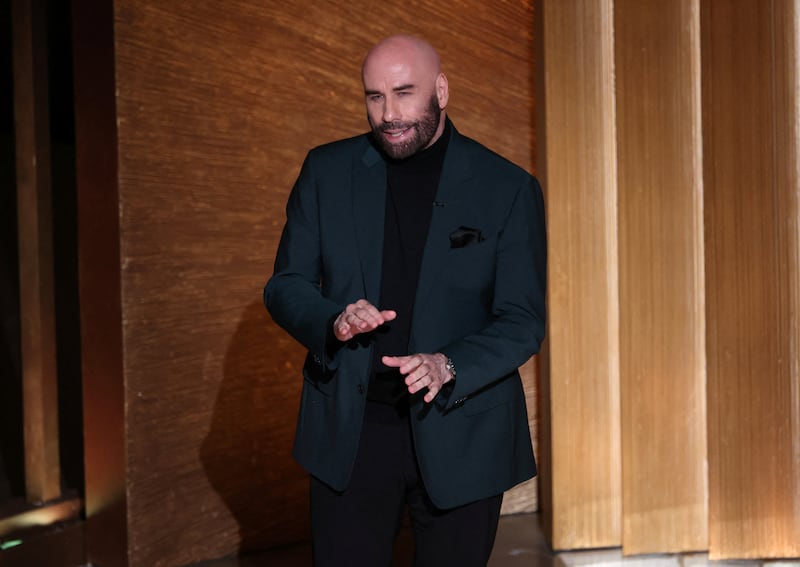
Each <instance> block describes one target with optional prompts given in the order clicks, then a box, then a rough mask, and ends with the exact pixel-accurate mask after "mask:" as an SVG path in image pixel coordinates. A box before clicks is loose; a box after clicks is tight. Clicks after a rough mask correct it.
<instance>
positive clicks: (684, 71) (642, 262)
mask: <svg viewBox="0 0 800 567" xmlns="http://www.w3.org/2000/svg"><path fill="white" fill-rule="evenodd" d="M614 19H615V30H614V34H615V35H614V41H615V52H616V69H615V74H616V94H617V98H616V103H617V148H618V168H619V188H618V191H619V247H620V260H619V262H620V277H619V282H620V302H619V305H620V352H621V355H620V384H621V385H620V388H621V409H622V454H623V461H622V463H623V466H622V485H623V490H622V493H623V538H622V539H623V550H624V552H625V553H626V554H634V553H664V552H681V551H688V550H704V549H706V546H707V543H708V519H707V513H708V507H707V482H706V396H705V385H706V383H705V318H704V273H703V229H702V227H703V217H702V214H703V213H702V159H701V152H702V139H701V124H700V120H701V118H700V28H699V26H700V17H699V4H698V2H697V0H680V1H675V2H640V1H638V0H616V2H615V5H614Z"/></svg>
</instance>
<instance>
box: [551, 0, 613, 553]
mask: <svg viewBox="0 0 800 567" xmlns="http://www.w3.org/2000/svg"><path fill="white" fill-rule="evenodd" d="M612 6H613V4H612V2H611V1H610V0H609V1H602V2H542V3H537V13H538V14H539V17H540V18H541V19H542V26H543V31H542V32H541V33H542V34H543V36H542V42H541V46H542V47H541V53H540V56H541V58H542V65H543V68H542V69H541V70H540V71H539V72H540V73H544V76H543V80H544V83H543V85H542V89H543V92H544V98H543V100H542V99H539V104H544V109H543V114H542V117H543V118H542V120H543V122H541V123H540V126H539V127H540V128H543V129H544V131H546V133H547V134H546V148H544V149H542V148H540V151H539V156H540V159H541V160H542V161H541V162H540V163H542V162H543V163H544V167H543V168H541V169H542V171H543V173H544V185H545V187H546V203H547V216H548V240H549V274H548V290H549V303H548V321H549V330H548V333H549V338H548V350H547V356H546V357H545V359H546V365H545V367H544V368H545V370H546V371H545V372H543V373H542V382H543V386H542V403H543V404H545V406H546V408H545V409H544V410H542V415H543V418H545V419H546V420H549V425H548V427H549V429H548V430H547V432H546V438H545V437H543V438H542V444H543V445H545V444H546V447H545V448H544V451H543V455H544V457H546V458H543V461H544V462H543V463H542V464H543V467H542V471H541V475H542V477H544V480H543V484H544V488H545V490H546V491H547V494H546V495H544V496H543V500H544V501H546V502H547V503H548V506H547V507H546V508H545V509H544V513H545V525H546V526H547V528H546V529H547V531H549V532H550V533H549V536H550V542H551V544H552V545H553V547H555V548H556V549H574V548H584V547H607V546H618V545H620V544H621V538H622V533H621V517H622V514H621V510H622V502H621V488H622V487H621V456H620V413H619V327H618V314H619V308H618V296H617V290H618V285H617V269H618V267H617V213H616V205H617V172H616V143H615V124H614V120H615V118H614V116H615V113H614V84H613V72H612V71H613V63H614V61H613V58H614V54H613V21H612Z"/></svg>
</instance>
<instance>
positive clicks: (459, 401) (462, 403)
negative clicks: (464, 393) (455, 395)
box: [453, 398, 467, 408]
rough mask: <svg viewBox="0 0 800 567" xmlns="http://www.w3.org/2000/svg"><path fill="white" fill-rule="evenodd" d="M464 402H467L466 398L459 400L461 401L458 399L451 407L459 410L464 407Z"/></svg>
mask: <svg viewBox="0 0 800 567" xmlns="http://www.w3.org/2000/svg"><path fill="white" fill-rule="evenodd" d="M466 401H467V398H461V399H458V400H456V401H455V402H453V405H454V406H455V407H457V408H460V407H461V406H463V405H464V402H466Z"/></svg>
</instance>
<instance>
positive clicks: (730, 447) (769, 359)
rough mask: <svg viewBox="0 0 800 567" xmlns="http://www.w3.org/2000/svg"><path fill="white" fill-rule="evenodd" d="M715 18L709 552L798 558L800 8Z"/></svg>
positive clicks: (706, 84)
mask: <svg viewBox="0 0 800 567" xmlns="http://www.w3.org/2000/svg"><path fill="white" fill-rule="evenodd" d="M701 7H702V9H701V25H702V33H703V143H704V179H705V181H704V184H705V221H706V227H705V236H706V250H707V255H706V273H707V314H708V315H707V317H708V318H707V324H708V337H707V342H708V404H709V407H708V417H709V434H708V440H709V524H710V525H709V546H710V547H709V554H710V556H711V558H713V559H723V558H728V557H737V558H747V557H781V556H783V557H796V556H798V555H800V466H799V465H798V463H799V462H800V451H799V450H798V449H799V448H800V435H798V427H799V426H798V420H800V411H799V406H800V402H799V401H798V396H799V395H798V391H799V390H800V384H799V382H798V380H800V376H799V375H798V345H799V344H800V341H799V337H798V319H797V317H798V307H800V302H799V301H798V293H800V292H798V290H799V289H800V286H798V283H799V282H798V277H797V270H798V265H799V264H798V245H799V243H800V235H799V234H798V213H799V212H800V211H798V201H797V198H798V178H797V166H798V155H797V151H798V144H797V136H798V111H797V104H798V102H797V93H798V77H797V65H798V44H797V37H798V36H797V31H798V29H797V18H798V6H797V2H795V1H780V0H776V1H772V2H759V1H756V0H751V1H737V2H733V1H717V0H705V1H703V2H702V5H701Z"/></svg>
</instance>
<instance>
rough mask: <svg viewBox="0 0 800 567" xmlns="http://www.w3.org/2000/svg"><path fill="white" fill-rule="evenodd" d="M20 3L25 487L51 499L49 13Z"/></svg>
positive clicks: (54, 407) (17, 101)
mask: <svg viewBox="0 0 800 567" xmlns="http://www.w3.org/2000/svg"><path fill="white" fill-rule="evenodd" d="M12 7H13V12H12V14H13V20H14V23H13V29H14V39H13V42H14V43H13V47H14V119H15V125H16V129H15V136H16V154H17V211H18V213H17V214H18V233H19V237H18V241H19V264H20V265H19V278H20V291H19V300H20V347H21V348H20V350H21V356H22V384H23V406H24V407H23V417H24V431H25V491H26V495H27V498H28V500H30V501H31V502H44V501H47V500H51V499H54V498H57V497H58V496H60V494H61V474H60V463H59V453H58V381H57V373H56V342H55V341H56V337H55V288H54V285H55V282H54V276H53V268H54V266H53V211H52V195H51V190H52V187H51V183H50V131H49V128H50V113H49V110H48V92H47V33H46V14H45V6H44V2H42V1H39V0H15V1H14V3H13V6H12Z"/></svg>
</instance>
